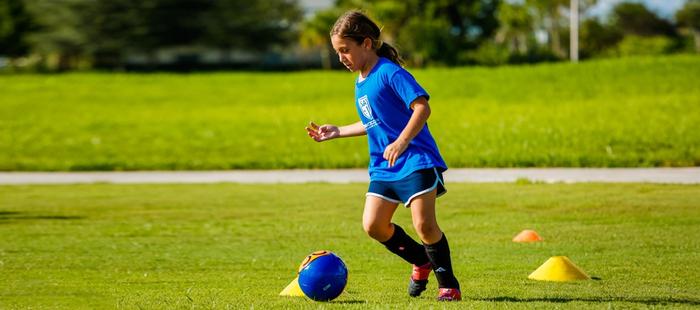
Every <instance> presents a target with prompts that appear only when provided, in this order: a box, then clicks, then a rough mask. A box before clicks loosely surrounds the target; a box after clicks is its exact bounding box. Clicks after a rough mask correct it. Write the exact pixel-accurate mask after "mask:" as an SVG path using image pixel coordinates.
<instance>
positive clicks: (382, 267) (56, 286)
mask: <svg viewBox="0 0 700 310" xmlns="http://www.w3.org/2000/svg"><path fill="white" fill-rule="evenodd" d="M365 186H366V185H364V184H350V185H332V184H299V185H236V184H217V185H61V186H4V187H0V273H1V274H2V277H0V287H2V289H1V290H0V308H29V307H31V308H39V309H41V308H70V309H73V308H105V307H123V308H146V309H153V308H167V309H172V308H192V307H194V308H217V309H226V308H259V309H269V308H319V307H323V308H348V309H365V308H394V309H398V308H401V309H405V308H420V309H424V308H430V307H435V308H442V307H445V308H454V309H463V308H494V307H498V308H501V307H503V308H518V309H530V308H552V307H565V308H584V307H585V308H598V309H602V308H606V309H607V308H610V307H614V308H619V307H621V308H628V307H633V308H638V307H647V306H653V307H672V308H676V307H677V308H697V306H698V305H700V267H698V264H697V259H698V256H697V253H699V252H700V244H699V243H698V236H700V225H699V224H700V210H699V209H698V205H697V197H700V186H697V185H692V186H690V185H688V186H681V185H647V184H643V185H641V184H574V185H566V184H550V185H547V184H448V189H449V193H448V194H447V195H445V196H444V197H442V198H440V199H439V201H438V217H439V221H440V225H441V227H442V228H443V230H444V231H445V232H446V235H447V237H448V239H449V240H450V245H451V248H452V255H453V262H454V269H455V270H456V274H457V276H458V278H459V279H460V281H461V285H462V290H463V295H464V297H465V300H464V301H463V302H462V303H458V304H438V303H436V302H435V301H434V297H435V294H436V281H435V278H434V276H431V280H430V281H431V282H430V284H429V286H428V291H426V293H425V294H424V296H422V297H420V298H417V299H414V298H410V297H408V296H407V294H406V292H405V290H406V285H407V277H408V275H409V273H410V266H409V265H408V264H407V263H404V262H402V261H401V260H400V259H398V258H396V257H394V256H393V255H392V254H391V253H389V252H388V251H386V250H385V249H384V248H383V246H381V245H380V244H378V243H376V242H374V241H372V240H370V239H369V238H368V237H366V235H365V234H364V232H363V231H362V228H361V224H360V223H361V215H362V205H363V200H364V199H363V196H364V191H365V189H366V187H365ZM409 216H410V215H409V212H408V211H407V210H405V209H399V210H398V211H397V214H396V216H395V222H396V223H398V224H399V225H402V226H403V227H404V228H406V230H407V232H409V233H410V234H412V235H414V236H415V234H414V233H413V229H412V228H411V224H410V218H409ZM523 229H535V230H537V231H538V232H539V233H540V234H541V235H542V236H543V237H544V238H545V241H544V242H542V243H537V244H516V243H513V242H511V241H510V239H511V238H512V237H513V236H514V235H515V234H517V233H518V232H519V231H521V230H523ZM320 249H328V250H332V251H334V252H336V253H337V254H338V255H340V256H341V257H342V258H343V259H344V260H345V262H346V263H347V265H348V267H349V270H350V278H349V283H348V287H347V289H346V291H345V292H344V293H343V294H342V295H341V296H340V297H339V299H337V300H336V301H333V302H331V303H315V302H312V301H309V300H307V299H304V298H289V297H279V296H277V294H278V293H279V292H280V291H281V290H282V288H284V287H285V286H286V285H287V284H288V283H289V281H291V280H292V279H293V278H294V276H295V271H296V268H297V266H298V264H299V263H300V262H301V260H302V259H303V258H304V257H305V256H306V255H307V254H308V253H310V252H312V251H314V250H320ZM554 255H565V256H568V257H569V258H570V259H571V260H572V261H574V262H575V263H576V264H577V265H578V266H579V267H581V268H582V269H584V270H585V271H586V272H587V273H588V274H590V275H591V276H593V277H595V278H596V279H597V280H590V281H579V282H570V283H550V282H539V281H532V280H528V279H527V275H528V274H529V273H530V272H532V271H534V270H535V269H536V268H537V267H538V266H539V265H541V264H542V263H544V261H545V260H547V259H548V258H549V257H551V256H554Z"/></svg>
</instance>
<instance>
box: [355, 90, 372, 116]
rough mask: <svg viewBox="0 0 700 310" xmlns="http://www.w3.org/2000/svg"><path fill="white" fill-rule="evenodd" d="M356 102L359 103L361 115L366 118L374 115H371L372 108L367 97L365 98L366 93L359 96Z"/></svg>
mask: <svg viewBox="0 0 700 310" xmlns="http://www.w3.org/2000/svg"><path fill="white" fill-rule="evenodd" d="M357 103H358V104H359V105H360V111H362V115H364V116H365V117H366V118H367V119H374V117H372V108H371V107H370V106H369V99H368V98H367V95H364V96H362V97H360V99H358V100H357Z"/></svg>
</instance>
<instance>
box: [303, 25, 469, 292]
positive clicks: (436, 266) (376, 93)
mask: <svg viewBox="0 0 700 310" xmlns="http://www.w3.org/2000/svg"><path fill="white" fill-rule="evenodd" d="M330 34H331V43H332V44H333V49H334V50H335V51H336V53H337V54H338V57H339V59H340V62H341V63H343V64H344V65H345V66H346V67H347V68H348V69H349V70H350V71H352V72H355V71H359V76H358V78H357V81H356V83H355V101H356V102H355V103H356V108H357V112H358V115H359V117H360V121H358V122H356V123H354V124H350V125H346V126H342V127H337V126H335V125H330V124H327V125H322V126H318V125H316V124H314V123H313V122H311V123H310V124H309V126H308V127H306V131H307V133H308V135H309V137H311V138H313V139H314V140H315V141H317V142H321V141H326V140H330V139H335V138H344V137H353V136H360V135H367V137H368V142H369V152H370V161H369V175H370V184H369V190H368V191H367V195H366V200H365V209H364V213H363V216H362V224H363V227H364V230H365V231H366V232H367V234H369V236H370V237H372V238H374V239H376V240H377V241H379V242H381V243H382V244H384V246H386V247H387V249H389V251H391V252H393V253H395V254H396V255H398V256H400V257H401V258H403V259H404V260H406V261H407V262H409V263H411V264H413V272H412V274H411V278H410V282H409V286H408V294H409V295H410V296H413V297H416V296H419V295H420V294H421V293H422V292H423V291H424V290H425V289H426V285H427V283H428V276H429V275H430V271H431V270H433V271H434V272H435V277H436V278H437V281H438V285H439V292H438V300H440V301H453V300H460V299H461V293H460V290H459V282H457V279H456V278H455V276H454V273H453V271H452V263H451V260H450V248H449V246H448V244H447V239H446V238H445V235H444V234H443V232H442V231H441V230H440V227H439V226H438V224H437V221H436V218H435V200H436V197H438V196H440V195H442V194H444V193H445V192H446V190H445V187H444V184H443V179H442V172H443V171H445V170H447V166H446V165H445V162H444V161H443V160H442V157H441V156H440V152H439V151H438V148H437V145H436V144H435V140H433V137H432V136H431V134H430V131H429V130H428V126H427V124H426V120H427V119H428V116H429V115H430V106H429V105H428V99H429V98H430V96H429V95H428V93H427V92H426V91H425V90H424V89H423V88H422V87H421V86H420V85H418V83H417V82H416V80H415V79H414V78H413V76H412V75H411V74H410V73H408V72H407V71H406V70H404V69H403V68H402V67H401V65H402V64H403V60H402V59H401V57H399V54H398V52H397V51H396V49H394V48H393V47H391V46H390V45H389V44H386V43H384V42H382V41H380V40H379V36H380V29H379V27H378V26H377V25H376V24H375V23H374V22H373V21H372V20H370V19H369V18H368V17H367V16H365V15H364V14H363V13H361V12H359V11H349V12H347V13H345V14H344V15H343V16H341V17H340V18H338V20H337V21H336V22H335V25H334V26H333V29H332V30H331V33H330ZM401 202H403V204H404V205H405V206H406V207H408V208H410V210H411V216H412V219H413V227H414V228H415V229H416V232H417V233H418V236H419V237H420V239H421V241H422V243H423V244H422V245H421V244H419V243H418V242H416V241H414V240H413V239H412V238H411V237H409V236H408V235H407V234H406V232H405V231H404V230H403V229H402V228H401V227H400V226H398V225H396V224H393V223H392V222H391V218H392V216H393V215H394V211H396V208H397V207H398V205H399V203H401Z"/></svg>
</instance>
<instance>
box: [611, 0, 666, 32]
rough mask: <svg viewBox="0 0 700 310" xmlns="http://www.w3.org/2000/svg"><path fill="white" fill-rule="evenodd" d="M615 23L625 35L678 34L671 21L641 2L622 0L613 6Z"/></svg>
mask: <svg viewBox="0 0 700 310" xmlns="http://www.w3.org/2000/svg"><path fill="white" fill-rule="evenodd" d="M612 20H613V25H615V27H617V28H618V29H620V30H621V31H622V32H623V33H624V34H625V35H638V36H657V35H661V36H669V37H674V36H676V30H675V28H674V27H673V25H672V24H671V22H669V21H667V20H664V19H661V18H659V17H658V16H657V15H656V14H654V13H653V12H651V11H649V9H647V7H646V6H644V5H643V4H641V3H632V2H622V3H620V4H618V5H617V6H615V7H614V8H613V14H612Z"/></svg>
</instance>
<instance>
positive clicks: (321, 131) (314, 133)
mask: <svg viewBox="0 0 700 310" xmlns="http://www.w3.org/2000/svg"><path fill="white" fill-rule="evenodd" d="M306 133H307V134H309V137H311V138H312V139H314V141H316V142H321V141H326V140H330V139H334V138H337V137H339V136H340V129H338V126H335V125H329V124H326V125H321V126H320V127H319V126H318V125H316V124H314V122H310V123H309V126H307V127H306Z"/></svg>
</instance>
